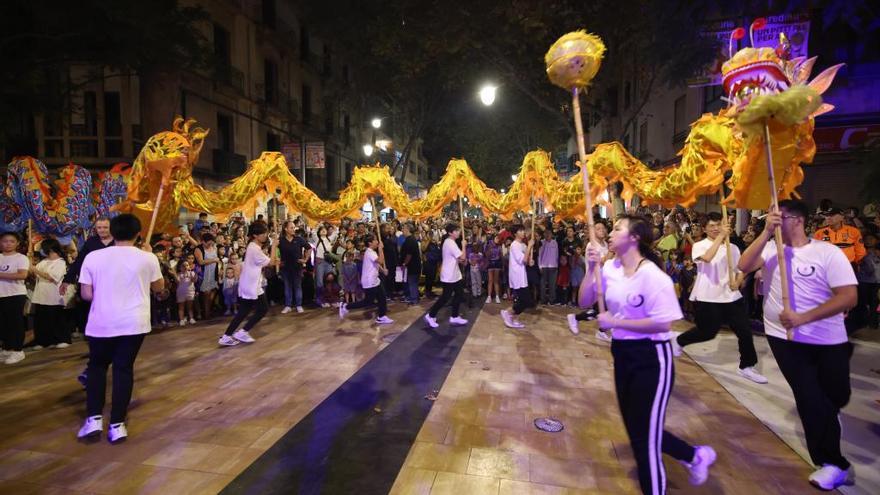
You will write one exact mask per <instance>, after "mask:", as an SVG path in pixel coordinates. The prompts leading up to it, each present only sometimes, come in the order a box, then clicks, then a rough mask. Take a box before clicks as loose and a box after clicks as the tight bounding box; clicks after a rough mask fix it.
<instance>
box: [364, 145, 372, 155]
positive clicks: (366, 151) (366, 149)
mask: <svg viewBox="0 0 880 495" xmlns="http://www.w3.org/2000/svg"><path fill="white" fill-rule="evenodd" d="M364 154H365V155H367V156H372V155H373V145H372V144H369V143H367V144H365V145H364Z"/></svg>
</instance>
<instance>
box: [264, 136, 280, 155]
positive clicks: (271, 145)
mask: <svg viewBox="0 0 880 495" xmlns="http://www.w3.org/2000/svg"><path fill="white" fill-rule="evenodd" d="M266 151H281V137H280V136H279V135H278V134H275V133H274V132H267V133H266Z"/></svg>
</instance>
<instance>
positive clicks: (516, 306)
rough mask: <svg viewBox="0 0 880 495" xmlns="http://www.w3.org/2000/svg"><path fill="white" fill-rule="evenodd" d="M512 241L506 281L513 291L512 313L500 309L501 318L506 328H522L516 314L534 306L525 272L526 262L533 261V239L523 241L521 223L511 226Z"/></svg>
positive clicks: (531, 262)
mask: <svg viewBox="0 0 880 495" xmlns="http://www.w3.org/2000/svg"><path fill="white" fill-rule="evenodd" d="M513 239H514V240H513V242H512V243H511V244H510V261H509V262H508V263H509V265H508V270H507V282H508V284H509V285H510V288H511V290H512V291H513V313H511V312H510V311H508V310H506V309H502V310H501V318H502V319H503V320H504V324H505V325H507V327H508V328H524V327H525V325H524V324H523V323H522V322H520V321H519V318H518V316H519V315H520V314H522V312H523V311H525V310H526V309H527V308H530V307H532V306H534V303H533V302H532V293H531V292H530V291H529V279H528V275H527V274H526V263H528V264H529V265H530V266H531V265H533V264H534V263H535V260H534V258H532V248H533V247H534V245H535V240H534V239H529V243H528V245H527V244H525V243H523V239H525V228H523V226H522V225H517V226H515V227H513Z"/></svg>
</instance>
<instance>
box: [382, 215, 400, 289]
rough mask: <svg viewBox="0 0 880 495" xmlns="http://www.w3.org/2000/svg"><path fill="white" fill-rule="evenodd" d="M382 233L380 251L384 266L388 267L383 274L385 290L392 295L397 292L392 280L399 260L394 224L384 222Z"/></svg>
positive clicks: (395, 284)
mask: <svg viewBox="0 0 880 495" xmlns="http://www.w3.org/2000/svg"><path fill="white" fill-rule="evenodd" d="M382 230H383V234H382V251H383V253H384V254H385V268H387V269H388V274H386V275H385V280H384V284H385V292H386V293H387V294H388V296H389V297H392V295H393V294H395V293H397V291H396V290H395V289H396V288H397V283H396V282H395V280H394V275H395V274H396V272H397V266H398V265H399V264H400V260H399V257H398V252H397V239H396V238H395V236H394V226H393V225H391V224H389V223H386V224H385V225H383V226H382Z"/></svg>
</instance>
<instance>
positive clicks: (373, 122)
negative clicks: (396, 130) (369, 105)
mask: <svg viewBox="0 0 880 495" xmlns="http://www.w3.org/2000/svg"><path fill="white" fill-rule="evenodd" d="M370 125H372V126H373V129H378V128H380V127H382V119H380V118H379V117H375V118H373V120H371V121H370Z"/></svg>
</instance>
